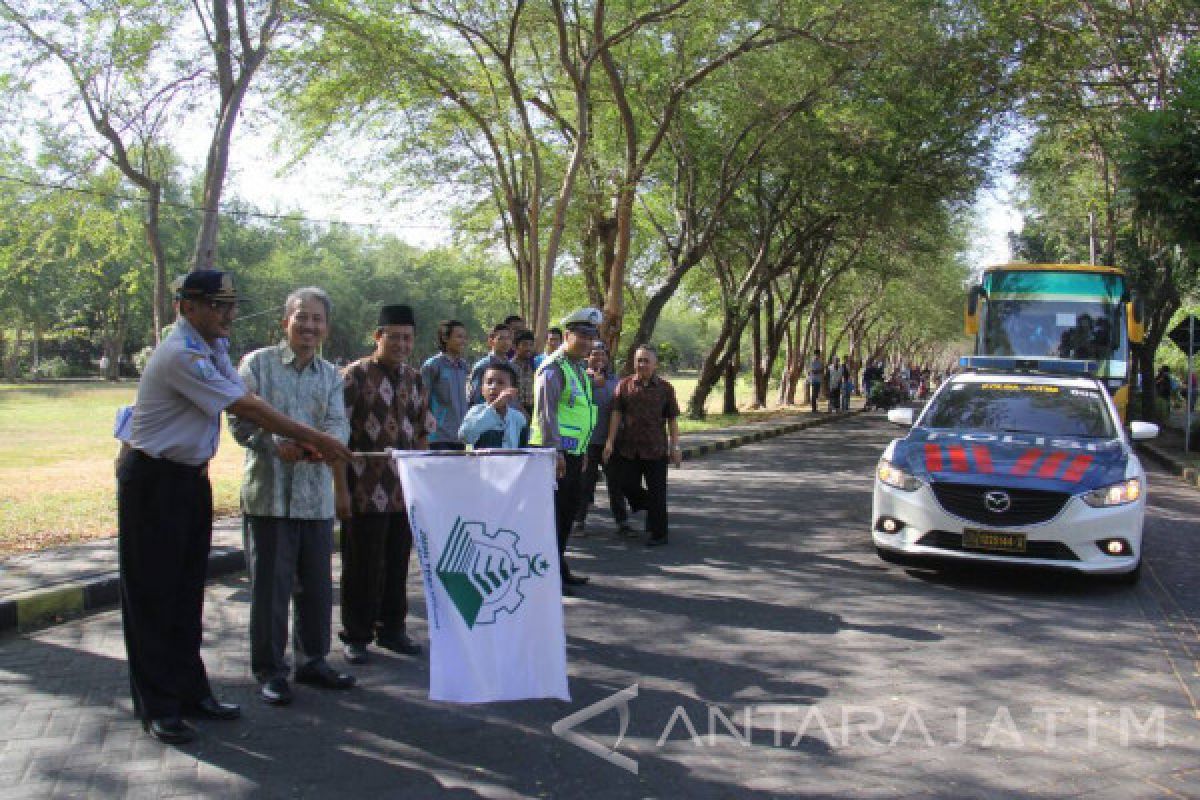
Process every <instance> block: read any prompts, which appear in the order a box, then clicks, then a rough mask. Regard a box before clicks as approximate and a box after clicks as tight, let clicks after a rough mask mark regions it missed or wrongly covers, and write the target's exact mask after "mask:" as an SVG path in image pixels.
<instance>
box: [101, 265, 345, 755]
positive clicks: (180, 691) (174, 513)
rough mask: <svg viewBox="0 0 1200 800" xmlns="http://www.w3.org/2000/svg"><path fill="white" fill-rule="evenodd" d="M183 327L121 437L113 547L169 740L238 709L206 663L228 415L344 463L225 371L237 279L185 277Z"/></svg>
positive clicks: (150, 717) (151, 709)
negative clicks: (211, 471) (217, 481)
mask: <svg viewBox="0 0 1200 800" xmlns="http://www.w3.org/2000/svg"><path fill="white" fill-rule="evenodd" d="M176 299H177V300H178V301H179V319H178V321H177V322H176V323H175V325H174V327H173V329H172V331H171V334H170V335H169V336H168V337H167V338H166V339H164V340H163V342H162V343H161V344H160V345H159V346H158V347H157V348H156V349H155V350H154V353H153V354H152V355H151V356H150V360H149V362H148V363H147V365H146V370H145V372H144V374H143V375H142V379H141V381H140V382H139V384H138V393H137V401H136V403H135V404H134V406H133V409H132V412H130V413H128V414H126V415H124V417H123V421H124V423H125V424H121V425H119V426H118V427H119V430H118V437H119V438H120V439H121V440H122V442H123V447H122V451H121V455H120V457H119V458H118V460H117V530H118V537H117V548H118V553H119V557H120V592H121V621H122V623H123V628H124V633H125V649H126V653H127V655H128V658H129V682H130V689H131V691H132V694H133V710H134V713H135V714H136V715H137V716H138V717H139V718H140V719H141V721H142V726H143V727H144V728H145V729H146V730H147V731H148V732H149V733H150V734H151V735H153V736H155V737H156V738H158V739H159V740H161V741H163V742H166V743H168V744H182V743H185V742H189V741H191V740H192V739H193V738H195V729H193V728H192V727H191V726H190V725H189V724H188V723H186V722H184V720H183V717H185V716H187V717H193V718H201V719H217V720H229V719H236V718H237V717H239V716H240V715H241V709H239V708H238V707H237V706H236V705H233V704H231V703H222V702H220V701H219V700H217V699H216V697H214V696H213V693H212V688H211V687H210V686H209V683H208V676H207V674H206V672H205V669H204V662H203V660H201V658H200V643H201V638H202V632H203V631H202V625H201V620H202V618H203V613H204V579H205V575H206V572H207V569H208V549H209V544H210V542H211V540H212V487H211V485H210V484H209V481H208V461H209V459H211V458H212V457H213V455H214V454H215V453H216V450H217V443H218V441H219V440H220V434H221V424H220V414H221V411H222V410H229V411H230V412H232V413H235V414H237V415H238V416H239V417H243V418H245V419H247V420H250V421H253V422H255V423H256V424H258V425H259V426H260V427H262V428H264V429H266V430H269V431H272V432H274V433H279V434H281V435H283V436H286V437H288V438H290V439H293V440H295V441H297V442H300V443H302V444H304V445H305V446H306V447H307V448H309V449H310V451H311V452H316V453H319V454H320V455H321V457H322V458H324V459H326V460H329V461H334V460H348V459H349V458H350V450H349V449H348V448H347V447H346V446H345V444H344V443H342V442H340V441H338V440H337V439H335V438H333V437H331V436H329V435H328V434H325V433H322V432H320V431H317V430H315V429H313V428H310V427H308V426H307V425H302V424H299V423H297V422H294V421H292V420H291V419H289V418H288V417H286V416H284V415H282V414H280V413H279V412H277V411H275V410H274V409H273V408H271V407H270V406H269V405H267V404H266V403H264V402H263V401H262V400H261V399H260V398H258V397H257V396H255V395H253V394H251V393H250V392H248V391H247V390H246V387H245V386H244V385H243V384H242V381H241V378H239V377H238V374H237V372H236V371H234V369H233V365H232V364H230V363H229V355H228V338H229V332H230V329H231V326H232V324H233V319H234V317H235V316H236V315H237V294H236V293H235V292H234V288H233V280H232V277H231V276H230V275H229V274H228V273H226V272H220V271H218V270H197V271H195V272H191V273H189V274H188V275H187V276H186V277H185V278H184V279H183V281H182V282H181V284H180V286H179V289H178V291H177V293H176Z"/></svg>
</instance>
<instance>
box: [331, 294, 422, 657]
mask: <svg viewBox="0 0 1200 800" xmlns="http://www.w3.org/2000/svg"><path fill="white" fill-rule="evenodd" d="M415 337H416V319H415V318H414V316H413V311H412V308H411V307H410V306H406V305H389V306H384V307H383V308H382V309H381V310H380V312H379V325H378V327H376V329H375V352H374V353H372V354H371V355H369V356H367V357H366V358H361V359H359V360H358V361H355V362H354V363H352V364H350V366H348V367H346V369H345V371H344V372H343V373H342V378H343V380H344V381H345V398H346V413H347V415H348V416H349V418H350V446H351V448H353V449H354V450H355V451H357V452H373V453H382V452H383V451H385V450H387V449H389V448H391V449H394V450H423V449H425V444H426V436H425V415H426V408H425V392H424V390H423V387H422V385H421V375H420V373H418V372H417V371H416V370H415V369H413V368H412V367H411V366H409V365H408V364H407V363H406V362H407V361H408V358H409V356H410V355H412V349H413V341H414V339H415ZM347 476H348V480H347V482H346V486H347V488H348V490H349V492H350V503H351V516H350V519H349V520H347V521H344V522H343V523H342V631H341V634H340V636H341V639H342V642H343V643H344V644H343V647H342V654H343V655H344V656H345V659H346V660H347V661H348V662H350V663H351V664H362V663H364V662H366V660H367V645H368V644H370V643H371V642H372V641H374V643H375V644H376V645H377V646H379V647H382V648H384V649H386V650H392V651H394V652H397V653H402V654H404V655H416V654H418V653H420V652H421V646H420V645H418V644H417V643H416V642H414V641H413V640H412V639H411V638H410V637H409V635H408V632H407V630H406V628H405V620H406V618H407V616H408V595H407V582H408V562H409V557H410V555H411V553H412V528H411V527H410V526H409V519H408V513H407V506H406V505H405V502H404V493H403V491H402V489H401V486H400V476H399V475H398V474H397V473H396V467H395V465H394V464H393V463H392V459H390V458H367V459H361V460H358V461H356V462H354V464H353V469H349V470H347Z"/></svg>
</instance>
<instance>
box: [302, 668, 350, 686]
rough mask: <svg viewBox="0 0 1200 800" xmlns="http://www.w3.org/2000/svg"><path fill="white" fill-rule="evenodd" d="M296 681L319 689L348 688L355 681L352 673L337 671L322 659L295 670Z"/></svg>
mask: <svg viewBox="0 0 1200 800" xmlns="http://www.w3.org/2000/svg"><path fill="white" fill-rule="evenodd" d="M296 683H303V684H306V685H308V686H316V687H317V688H319V689H349V688H350V687H352V686H353V685H354V684H355V683H357V681H356V680H355V678H354V676H353V675H348V674H346V673H345V672H338V671H337V670H335V669H334V668H333V667H331V666H329V664H327V663H326V662H324V661H318V662H316V663H315V664H305V665H304V666H303V667H300V668H299V669H298V670H296Z"/></svg>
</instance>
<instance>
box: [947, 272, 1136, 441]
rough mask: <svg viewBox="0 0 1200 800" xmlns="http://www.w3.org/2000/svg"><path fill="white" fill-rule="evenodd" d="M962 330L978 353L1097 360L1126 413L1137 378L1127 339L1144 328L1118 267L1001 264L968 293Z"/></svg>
mask: <svg viewBox="0 0 1200 800" xmlns="http://www.w3.org/2000/svg"><path fill="white" fill-rule="evenodd" d="M964 330H965V332H966V333H967V335H968V336H973V337H974V339H975V348H974V350H975V355H979V356H1027V357H1031V358H1038V359H1041V360H1043V361H1044V360H1046V359H1064V360H1084V361H1093V362H1095V363H1096V366H1097V372H1096V377H1098V378H1100V379H1102V380H1103V382H1104V384H1105V385H1106V386H1107V387H1108V390H1109V392H1110V393H1111V394H1112V396H1113V400H1114V401H1115V402H1116V405H1117V408H1118V409H1119V410H1120V411H1121V417H1122V419H1124V418H1126V416H1127V415H1126V410H1127V408H1128V407H1129V398H1130V385H1131V384H1132V382H1133V380H1134V374H1133V363H1132V359H1131V358H1130V352H1129V348H1130V345H1135V344H1140V343H1141V341H1142V338H1143V336H1144V334H1145V326H1144V322H1143V319H1142V309H1141V304H1140V303H1139V302H1138V300H1137V298H1136V296H1135V295H1134V294H1133V293H1132V292H1131V291H1130V290H1129V286H1128V284H1127V282H1126V280H1125V273H1124V272H1123V271H1121V270H1120V269H1118V268H1116V267H1105V266H1095V265H1090V264H1001V265H997V266H992V267H987V268H986V269H984V270H983V272H982V274H981V275H980V276H979V282H978V283H977V284H975V285H973V286H972V287H971V288H970V290H969V292H968V294H967V309H966V317H965V321H964Z"/></svg>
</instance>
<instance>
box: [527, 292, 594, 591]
mask: <svg viewBox="0 0 1200 800" xmlns="http://www.w3.org/2000/svg"><path fill="white" fill-rule="evenodd" d="M603 319H604V315H603V314H601V313H600V311H598V310H597V309H594V308H581V309H579V310H578V311H574V312H572V313H570V314H568V315H567V316H566V317H564V318H563V321H562V327H563V330H564V331H565V334H564V336H565V338H564V339H563V344H562V346H561V347H559V348H558V349H557V350H555V351H554V352H553V353H552V354H550V355H549V356H547V357H546V358H545V359H544V360H543V361H542V363H541V365H540V366H539V367H538V369H537V373H536V375H535V377H534V383H533V422H532V425H530V427H531V429H532V431H531V435H530V437H529V443H530V444H531V445H533V446H534V447H553V448H554V449H555V450H556V451H557V452H558V467H557V476H558V485H557V487H556V488H555V490H554V524H555V527H556V529H557V533H558V558H559V565H560V569H561V571H562V583H563V594H566V595H570V594H572V591H571V587H572V586H581V585H583V584H585V583H587V581H588V579H587V578H585V577H584V576H582V575H576V574H574V573H572V572H571V568H570V567H569V566H567V561H566V549H567V536H568V535H569V534H570V532H571V523H572V522H573V521H574V519H575V514H576V512H577V511H578V510H579V502H580V498H581V491H580V487H581V484H582V482H583V470H584V465H585V463H584V462H585V460H586V459H587V448H588V441H589V440H590V439H591V436H592V429H593V428H595V427H596V405H595V403H593V402H592V383H591V381H590V380H588V376H587V364H586V363H585V361H584V359H586V358H587V356H588V353H590V352H591V351H592V347H593V346H594V345H595V342H596V337H597V336H599V335H600V322H601V321H602V320H603Z"/></svg>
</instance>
